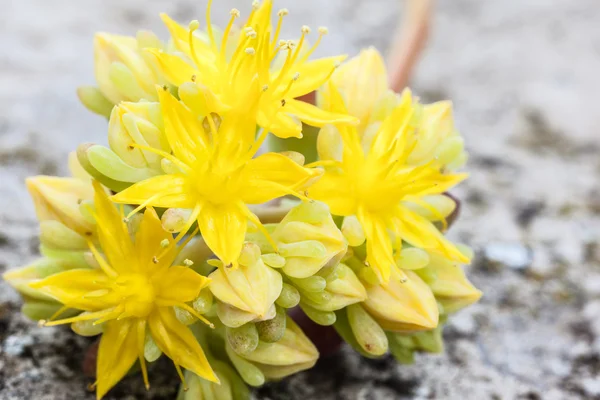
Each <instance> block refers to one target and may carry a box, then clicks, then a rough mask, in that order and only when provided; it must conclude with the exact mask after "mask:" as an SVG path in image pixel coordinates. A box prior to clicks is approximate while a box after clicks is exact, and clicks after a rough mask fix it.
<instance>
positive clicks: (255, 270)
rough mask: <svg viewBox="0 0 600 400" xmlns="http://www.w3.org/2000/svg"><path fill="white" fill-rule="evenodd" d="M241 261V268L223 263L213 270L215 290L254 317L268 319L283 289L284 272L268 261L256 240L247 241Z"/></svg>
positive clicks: (232, 304) (212, 280) (215, 292)
mask: <svg viewBox="0 0 600 400" xmlns="http://www.w3.org/2000/svg"><path fill="white" fill-rule="evenodd" d="M238 261H239V266H238V267H237V268H227V267H224V266H221V267H219V268H218V269H217V270H215V271H214V272H213V273H211V274H210V278H211V283H210V286H209V287H210V290H211V292H212V293H213V294H214V295H215V297H216V298H218V299H219V300H220V301H221V302H223V303H226V304H228V305H229V306H231V307H234V308H237V309H238V310H239V311H241V312H243V313H247V314H248V315H249V317H252V319H251V320H254V319H257V320H262V319H268V318H269V315H271V314H272V313H273V311H274V309H273V310H272V308H273V305H274V303H275V300H277V298H278V297H279V295H280V293H281V289H282V283H283V282H282V278H281V274H279V272H277V271H275V270H273V269H271V268H269V267H267V266H266V265H265V263H264V262H263V260H262V258H261V257H260V249H259V248H258V246H257V245H255V244H253V243H248V242H247V243H246V244H244V247H243V249H242V252H241V254H240V257H239V260H238ZM273 316H274V315H273ZM223 323H226V322H225V321H223Z"/></svg>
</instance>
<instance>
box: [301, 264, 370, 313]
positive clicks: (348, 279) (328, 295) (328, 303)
mask: <svg viewBox="0 0 600 400" xmlns="http://www.w3.org/2000/svg"><path fill="white" fill-rule="evenodd" d="M311 278H312V277H311ZM307 279H310V278H307ZM325 280H326V286H325V289H324V290H323V291H322V292H316V293H315V292H312V293H311V292H306V291H301V292H300V293H301V295H302V303H303V304H304V305H308V306H310V307H312V308H314V309H316V310H319V311H336V310H339V309H342V308H344V307H346V306H348V305H350V304H354V303H359V302H361V301H364V300H365V299H366V298H367V291H366V289H365V287H364V286H363V285H362V283H361V282H360V280H359V279H358V278H357V277H356V275H355V274H354V271H352V269H350V268H349V267H348V266H346V265H344V264H338V265H337V266H335V267H334V268H332V269H331V271H329V274H328V275H327V276H326V278H325ZM316 294H318V295H320V296H319V297H320V298H315V295H316ZM324 295H325V296H324Z"/></svg>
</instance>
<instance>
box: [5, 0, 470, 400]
mask: <svg viewBox="0 0 600 400" xmlns="http://www.w3.org/2000/svg"><path fill="white" fill-rule="evenodd" d="M211 3H212V2H211V1H210V0H209V4H208V9H207V15H206V28H205V29H204V30H203V31H200V29H199V27H200V23H199V22H198V21H192V22H191V23H190V24H189V25H188V26H187V27H184V26H182V25H179V24H178V23H177V22H175V21H173V20H172V19H171V18H169V17H168V16H166V15H162V19H163V21H164V22H165V24H166V26H167V28H168V30H169V32H170V34H171V40H170V41H169V42H168V43H165V42H162V41H161V40H159V39H158V38H157V37H156V36H154V35H153V34H151V33H149V32H140V33H138V35H137V37H136V38H131V37H122V36H115V35H110V34H106V33H101V34H98V35H97V36H96V40H95V59H96V60H95V61H96V62H95V67H96V71H95V72H96V80H97V84H98V86H97V87H83V88H80V90H79V97H80V99H81V101H82V103H83V104H84V105H85V106H86V107H87V108H88V109H90V110H91V111H94V112H96V113H98V114H100V115H104V116H105V117H106V118H108V147H105V146H102V145H97V144H82V145H80V146H79V147H78V148H77V151H76V152H74V153H72V154H71V156H70V158H69V165H70V167H71V171H72V175H73V177H69V178H58V177H48V176H37V177H32V178H29V179H28V180H27V186H28V188H29V191H30V193H31V196H32V198H33V200H34V203H35V207H36V212H37V215H38V219H39V220H40V232H41V233H40V239H41V240H40V241H41V248H40V250H41V253H42V258H40V259H39V260H37V261H35V262H33V263H32V264H30V265H28V266H26V267H22V268H18V269H15V270H12V271H9V272H8V273H6V274H5V275H4V279H6V280H7V281H8V282H9V283H10V284H11V285H12V286H13V287H14V288H15V289H16V290H18V291H19V292H20V293H21V294H22V297H23V300H24V305H23V313H24V314H26V315H27V316H28V317H30V318H32V319H34V320H38V321H40V324H42V325H45V326H53V325H60V324H70V325H71V327H72V329H73V330H74V331H75V332H76V333H77V334H80V335H83V336H95V335H101V339H100V341H99V347H98V357H97V367H96V373H97V380H96V382H95V384H94V385H95V386H96V388H97V397H98V398H102V397H103V396H104V395H105V394H106V393H107V392H108V391H109V390H110V389H111V388H112V387H113V386H114V385H116V384H117V383H118V382H119V381H120V380H121V379H122V378H123V377H124V376H125V375H126V374H127V372H128V371H129V370H130V369H131V368H132V366H134V364H136V363H138V362H139V366H140V369H141V373H142V376H143V379H144V382H145V383H146V386H147V387H148V386H149V384H150V378H149V375H151V372H152V371H151V364H152V363H153V362H154V361H156V360H157V359H158V358H159V357H160V356H161V355H162V354H164V355H165V356H166V357H168V358H170V359H171V360H172V361H173V363H174V365H175V368H176V369H177V372H178V373H179V376H180V378H181V380H182V382H183V384H182V391H181V392H180V395H179V397H180V398H182V399H197V398H207V399H212V398H215V399H216V398H235V399H242V398H248V397H249V395H250V392H249V390H248V388H247V386H246V385H250V386H260V385H262V384H264V383H265V382H266V381H268V380H276V379H281V378H284V377H286V376H289V375H291V374H294V373H296V372H298V371H302V370H305V369H308V368H310V367H312V366H313V365H314V364H315V362H316V361H317V359H318V356H319V353H318V351H317V349H316V347H315V345H314V344H313V343H312V342H311V340H310V339H309V338H308V337H307V336H306V335H305V334H304V333H303V331H302V330H301V328H300V327H299V326H298V325H296V323H295V322H294V320H293V319H292V318H291V316H290V315H292V314H291V313H289V315H288V310H290V309H292V308H295V307H299V309H301V310H302V312H303V313H304V314H306V316H308V318H310V319H311V320H312V321H314V322H315V323H317V324H320V325H324V326H333V327H334V328H335V329H336V330H337V331H338V333H339V334H340V336H341V337H342V338H343V339H344V340H345V341H346V342H348V343H349V344H350V345H351V346H353V347H354V348H355V349H356V350H357V351H359V352H360V353H361V354H364V355H365V356H368V357H377V356H382V355H384V354H386V353H388V352H390V353H392V354H393V355H394V356H395V357H396V358H397V359H398V360H399V361H401V362H411V361H412V358H413V354H414V352H416V351H428V352H439V351H441V350H442V347H443V345H442V339H441V326H442V323H443V321H445V319H446V318H447V317H448V315H449V314H451V313H453V312H455V311H457V310H459V309H461V308H463V307H465V306H467V305H469V304H472V303H473V302H475V301H477V300H478V299H479V297H480V296H481V292H479V291H478V290H477V289H476V288H475V287H474V286H473V285H472V284H471V283H470V282H469V281H468V280H467V278H466V277H465V274H464V272H463V270H462V267H461V264H467V263H469V261H470V259H471V257H472V254H471V252H470V250H469V249H468V248H466V247H465V246H463V245H457V244H454V243H452V242H451V241H449V240H448V239H447V238H446V237H445V231H446V229H447V227H448V226H447V225H448V223H447V219H448V217H449V216H450V215H451V214H452V213H453V212H454V210H455V208H456V203H455V201H454V200H453V198H452V197H450V196H448V195H447V193H446V192H447V191H448V190H449V189H451V188H452V187H453V186H454V185H456V184H458V183H459V182H460V181H462V180H463V179H465V177H466V175H465V174H463V173H459V172H456V170H457V169H458V168H460V167H461V166H462V165H463V164H464V162H465V161H466V152H465V150H464V146H463V140H462V138H461V136H460V135H459V134H458V132H457V131H456V129H455V127H454V122H453V118H452V108H451V105H450V103H447V102H440V103H434V104H430V105H423V104H420V103H419V101H418V99H417V98H416V97H415V96H413V95H412V93H411V92H410V91H409V90H408V89H407V90H405V91H404V92H403V93H402V94H400V95H398V94H396V93H394V92H392V91H391V90H389V89H388V82H387V79H386V71H385V67H384V64H383V61H382V58H381V56H380V55H379V53H378V52H377V51H376V50H374V49H367V50H364V51H363V52H361V53H360V54H359V55H358V56H357V57H355V58H353V59H351V60H349V61H348V62H346V63H343V62H344V60H345V56H335V57H329V58H321V59H315V60H313V59H312V58H311V56H312V55H313V52H314V50H315V49H316V47H317V46H318V45H319V44H320V42H321V40H322V39H323V36H324V35H325V34H326V33H327V30H326V29H325V28H320V29H319V30H318V38H317V39H316V42H315V43H314V45H312V46H311V45H309V44H308V41H309V35H310V33H311V30H310V28H308V27H306V26H304V27H302V29H301V35H300V37H299V38H298V39H297V40H282V39H281V38H280V32H281V25H282V21H283V19H284V18H285V16H286V15H287V14H288V11H287V10H285V9H284V10H280V11H278V12H277V16H278V22H277V24H276V25H275V26H273V25H272V24H271V14H272V8H273V6H272V0H265V1H264V2H263V3H262V4H260V5H259V4H258V3H256V4H254V6H253V10H252V12H251V14H250V16H249V17H248V19H247V20H246V22H245V23H244V24H243V25H241V26H238V25H236V23H235V21H236V19H238V18H239V17H240V13H239V11H238V10H235V9H234V10H231V13H230V15H231V18H230V21H229V24H228V25H227V26H226V28H225V29H224V30H222V31H221V30H219V29H217V28H216V27H215V26H213V25H212V23H211V13H210V9H211ZM314 91H317V99H318V100H317V105H313V104H309V103H307V102H303V101H301V100H299V98H300V97H302V96H304V95H306V94H309V93H311V92H314ZM307 126H311V127H316V128H320V132H319V134H318V139H317V150H318V155H319V159H318V160H317V161H315V162H312V163H309V164H305V156H304V155H303V154H302V153H299V152H293V151H285V152H279V153H276V152H272V151H268V150H265V149H263V147H265V146H263V145H265V144H267V143H268V139H269V138H270V137H272V136H275V137H277V138H280V139H286V138H302V136H303V130H304V128H305V127H307Z"/></svg>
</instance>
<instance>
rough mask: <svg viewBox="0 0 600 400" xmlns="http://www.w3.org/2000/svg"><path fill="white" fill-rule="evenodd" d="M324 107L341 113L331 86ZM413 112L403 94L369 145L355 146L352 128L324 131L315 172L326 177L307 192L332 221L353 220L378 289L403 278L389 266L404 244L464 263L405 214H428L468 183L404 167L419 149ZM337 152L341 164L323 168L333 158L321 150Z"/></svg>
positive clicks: (430, 169) (431, 230)
mask: <svg viewBox="0 0 600 400" xmlns="http://www.w3.org/2000/svg"><path fill="white" fill-rule="evenodd" d="M325 100H326V104H328V105H329V107H330V108H331V109H332V110H334V111H336V112H341V113H343V112H346V106H345V104H344V100H343V98H342V96H341V94H340V92H339V91H338V90H337V89H336V88H335V87H334V85H332V84H330V85H329V88H328V91H327V96H326V99H325ZM419 109H420V107H419V105H418V104H417V103H416V101H415V100H414V99H413V97H412V95H411V93H410V91H408V90H406V91H405V92H404V93H403V95H402V98H401V101H400V103H399V104H398V105H397V106H396V107H395V108H394V109H393V110H392V111H391V113H390V114H389V115H388V116H387V118H386V119H385V120H384V121H383V122H382V123H381V124H380V125H379V126H378V129H377V130H376V131H375V133H374V134H373V135H372V137H370V138H368V137H367V136H364V137H363V140H362V141H361V137H360V135H359V134H358V132H357V130H356V128H354V127H350V126H338V127H337V130H336V129H334V128H331V127H329V128H327V129H324V130H322V132H321V134H323V135H324V138H322V139H320V140H321V146H320V153H321V156H322V157H321V158H322V159H324V160H322V161H320V162H317V163H315V164H314V165H321V166H323V167H324V168H325V174H324V176H323V177H322V179H320V180H319V181H318V182H317V183H316V184H315V185H314V186H313V187H312V188H311V191H310V194H311V197H313V198H315V199H317V200H321V201H323V202H325V203H327V204H328V205H329V206H330V208H331V212H332V213H333V214H336V215H342V216H356V217H357V218H358V221H359V222H360V224H361V226H362V228H363V231H364V235H365V237H366V240H367V243H366V246H367V257H366V262H367V263H368V264H369V265H370V266H372V267H373V268H374V272H375V273H376V274H377V276H378V278H379V279H380V281H382V282H387V281H388V280H389V278H390V275H391V274H392V273H393V274H397V275H398V276H400V278H402V277H403V273H402V271H401V270H400V269H398V268H396V263H395V261H394V251H396V252H399V251H400V249H401V246H402V242H403V241H406V242H408V243H409V244H411V245H412V246H415V247H419V248H423V249H437V250H439V251H440V252H441V253H442V254H444V255H445V256H446V257H447V258H449V259H451V260H456V261H461V262H466V261H467V259H466V257H465V256H464V255H463V254H462V253H461V252H460V251H458V250H457V249H456V247H455V246H454V245H453V244H452V243H450V242H449V241H448V240H447V239H446V238H444V236H443V235H442V234H441V233H440V231H439V230H438V229H437V228H436V227H435V226H434V225H433V223H432V222H431V221H429V220H428V219H426V218H424V217H423V216H421V215H419V214H418V213H416V212H415V211H413V209H412V208H411V207H410V205H411V204H417V205H420V206H423V207H425V208H428V209H431V208H432V207H431V206H429V205H428V204H427V203H426V202H424V201H423V200H422V199H423V197H425V196H430V195H435V194H440V193H443V192H445V191H447V190H448V189H450V188H451V187H453V186H454V185H456V184H458V183H459V182H460V181H462V180H463V179H464V178H465V177H466V175H465V174H444V173H442V172H441V171H440V169H439V168H438V167H437V165H435V164H433V163H428V164H424V165H419V166H414V165H411V164H409V163H408V162H407V158H408V157H409V156H410V154H411V151H412V149H413V148H414V146H415V145H416V143H417V141H418V136H417V131H416V128H417V126H418V124H419V123H420V120H419V118H420V117H421V115H420V114H419V112H418V111H419ZM365 139H366V140H365ZM323 142H325V143H323ZM328 142H329V143H330V144H331V146H328V145H327V143H328ZM339 145H341V147H342V149H341V150H342V151H341V154H339V156H340V157H339V159H329V160H327V159H326V158H327V157H328V156H334V157H335V156H336V154H334V153H331V152H327V151H321V150H322V149H329V148H330V147H332V146H339ZM432 212H435V210H434V209H433V210H432Z"/></svg>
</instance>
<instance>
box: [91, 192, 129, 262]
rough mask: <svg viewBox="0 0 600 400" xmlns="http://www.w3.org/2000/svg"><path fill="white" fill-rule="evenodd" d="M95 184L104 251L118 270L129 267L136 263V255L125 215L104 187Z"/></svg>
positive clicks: (95, 208) (95, 196) (100, 233)
mask: <svg viewBox="0 0 600 400" xmlns="http://www.w3.org/2000/svg"><path fill="white" fill-rule="evenodd" d="M93 185H94V191H95V195H94V217H95V219H96V229H97V232H98V239H99V241H100V246H101V248H102V251H103V252H104V254H105V255H106V258H107V259H108V263H109V264H110V266H111V267H112V268H113V269H114V270H115V271H117V272H120V271H122V270H123V268H129V267H130V266H132V265H133V264H134V263H135V261H134V260H135V259H136V255H135V251H134V248H133V243H131V238H130V236H129V231H128V230H127V225H125V223H124V222H123V217H124V216H123V215H121V213H120V212H119V211H118V210H117V208H116V207H115V205H114V204H113V203H112V202H111V201H110V200H109V199H108V196H107V195H106V192H105V191H104V188H103V187H102V186H101V185H100V183H98V181H93Z"/></svg>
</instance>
